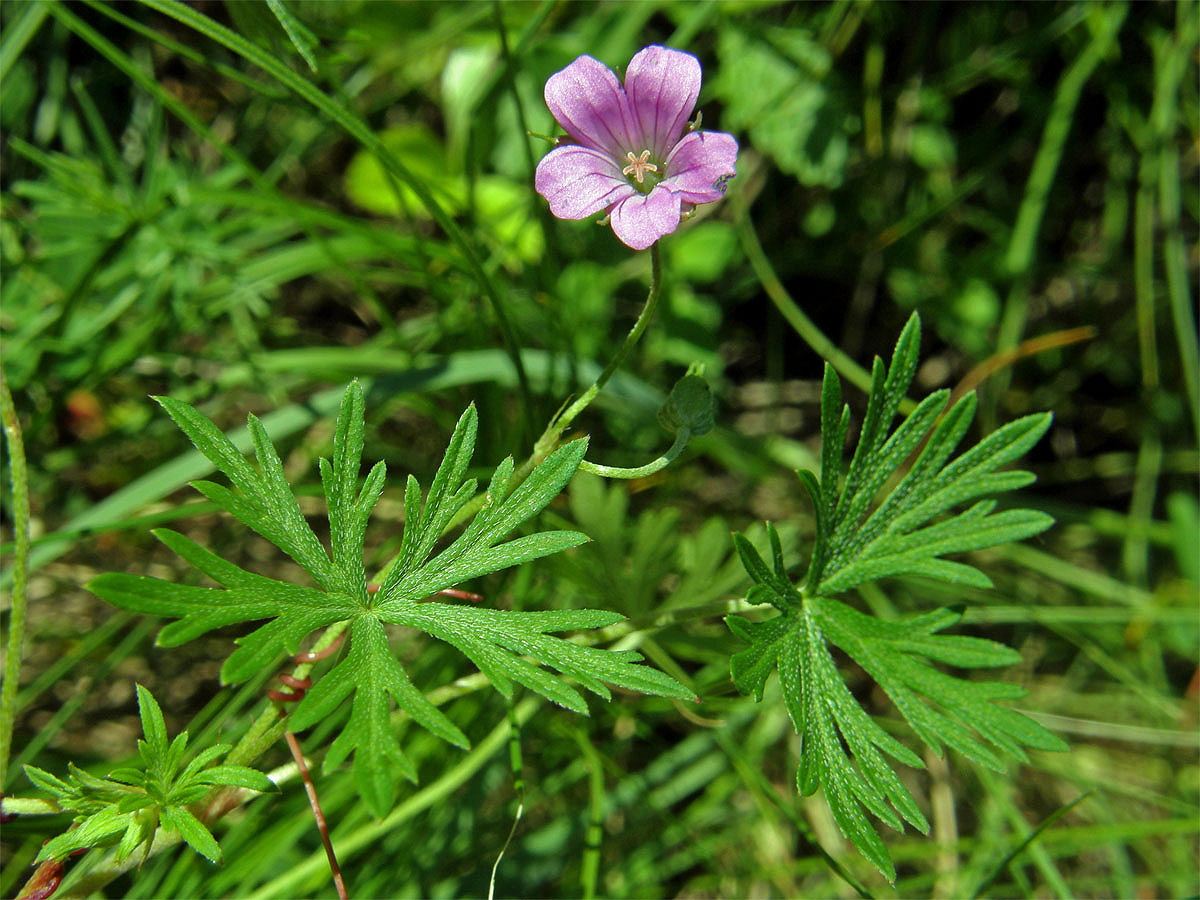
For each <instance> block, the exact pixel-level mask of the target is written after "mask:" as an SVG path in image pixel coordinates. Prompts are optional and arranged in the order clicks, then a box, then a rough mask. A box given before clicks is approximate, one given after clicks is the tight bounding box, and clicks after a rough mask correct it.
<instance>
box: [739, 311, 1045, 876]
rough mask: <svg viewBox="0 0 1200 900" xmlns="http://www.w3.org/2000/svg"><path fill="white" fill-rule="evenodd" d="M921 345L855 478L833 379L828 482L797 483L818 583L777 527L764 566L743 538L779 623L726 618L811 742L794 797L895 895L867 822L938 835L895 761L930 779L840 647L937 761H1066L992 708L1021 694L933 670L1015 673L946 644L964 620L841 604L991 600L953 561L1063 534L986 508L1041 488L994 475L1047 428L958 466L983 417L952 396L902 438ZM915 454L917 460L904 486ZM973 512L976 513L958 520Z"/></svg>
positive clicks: (751, 677)
mask: <svg viewBox="0 0 1200 900" xmlns="http://www.w3.org/2000/svg"><path fill="white" fill-rule="evenodd" d="M919 341H920V325H919V320H918V319H917V317H916V315H914V316H913V317H912V318H911V319H910V320H909V323H908V325H907V326H906V327H905V329H904V331H903V333H902V334H901V336H900V340H899V341H898V342H897V345H896V351H895V354H894V355H893V357H892V362H891V365H890V366H887V367H885V366H884V364H883V363H882V362H881V361H880V360H879V359H876V360H875V365H874V371H873V377H872V390H871V394H870V397H869V399H868V403H867V412H866V415H865V417H864V420H863V426H862V431H861V433H860V436H859V441H858V445H857V447H856V448H855V451H854V454H853V456H852V457H851V461H850V464H849V467H848V468H847V469H846V472H845V477H844V479H843V477H842V448H843V445H844V444H845V439H846V433H847V430H848V427H849V421H850V410H849V408H848V407H846V406H844V405H843V404H842V399H841V386H840V384H839V382H838V378H837V375H836V374H835V373H834V371H833V369H832V367H830V366H826V368H825V382H824V386H823V389H822V403H821V431H822V439H823V446H822V452H821V473H820V477H819V478H818V477H817V476H816V475H814V474H813V473H811V472H801V473H800V478H801V481H802V483H803V484H804V486H805V488H806V489H807V491H808V493H809V495H810V497H811V498H812V501H813V505H814V507H815V509H816V522H817V528H816V537H815V540H814V545H813V551H812V556H811V559H810V562H809V566H808V573H807V576H806V577H805V579H804V582H803V586H802V587H798V586H797V585H795V584H794V583H793V582H792V580H791V578H790V576H789V575H788V572H787V566H786V564H785V562H784V559H783V553H782V550H781V546H780V542H779V539H778V536H777V535H776V534H775V530H774V528H772V527H771V526H769V525H768V529H767V531H768V539H769V543H770V551H771V554H770V555H771V563H770V564H769V565H768V563H767V562H766V561H765V560H764V559H763V558H762V556H761V555H760V554H759V552H758V550H757V549H755V547H754V546H753V545H752V544H751V543H750V541H748V540H747V539H746V538H745V537H743V536H742V535H734V543H735V546H736V547H737V550H738V553H739V554H740V556H741V558H742V564H743V565H744V567H745V568H746V571H747V572H748V573H749V574H750V577H751V579H752V580H753V581H754V585H753V586H752V587H751V589H750V592H749V594H748V595H747V596H748V599H749V600H750V601H751V602H752V603H766V604H771V605H772V606H774V607H775V608H776V609H778V610H779V615H777V616H775V617H774V618H770V619H767V620H765V621H761V622H755V621H751V620H749V619H746V618H744V617H742V616H728V617H727V618H726V623H727V624H728V625H729V628H730V630H731V631H732V632H733V633H734V634H735V635H737V636H738V637H739V638H741V639H742V640H743V641H745V642H746V643H747V644H749V647H747V648H746V649H745V650H742V651H740V652H738V653H736V654H734V655H733V657H732V658H731V661H730V671H731V674H732V676H733V681H734V684H735V685H736V686H737V688H738V690H740V691H741V692H743V693H746V694H753V695H754V696H755V698H756V699H758V700H761V699H762V696H763V689H764V687H765V684H766V681H767V678H768V677H769V676H770V675H771V673H772V672H774V671H776V670H778V672H779V680H780V686H781V688H782V692H783V698H784V703H785V705H786V707H787V710H788V714H789V716H790V717H791V719H792V723H793V724H794V725H795V727H796V731H797V732H798V733H799V734H800V736H801V759H800V767H799V771H798V772H797V787H798V789H799V790H800V792H801V793H803V794H806V795H807V794H812V793H814V792H815V791H817V790H818V789H819V788H823V789H824V792H825V797H826V800H827V801H828V803H829V806H830V809H831V811H832V812H833V816H834V819H835V820H836V821H837V823H838V827H839V828H840V829H841V831H842V833H843V834H844V835H845V836H846V837H847V838H848V839H849V840H850V841H851V842H852V843H853V844H854V845H855V846H856V847H857V848H858V849H859V850H860V851H861V852H862V853H863V855H864V856H866V857H867V859H869V860H870V861H871V862H872V863H873V864H874V865H875V866H876V867H877V868H878V869H879V870H880V871H881V872H882V873H883V874H884V875H885V876H886V877H887V878H888V879H889V880H895V868H894V867H893V865H892V861H891V858H890V857H889V855H888V852H887V849H886V847H885V846H884V843H883V840H882V839H881V838H880V836H879V833H878V832H877V831H876V830H875V827H874V826H873V825H872V823H871V822H870V820H869V819H868V817H867V815H866V813H867V812H869V813H871V814H872V815H874V816H875V817H876V818H878V819H880V820H881V821H883V822H885V823H886V824H888V825H889V826H891V827H892V828H895V829H898V830H900V829H903V827H904V822H908V823H909V824H911V825H913V826H914V827H916V828H918V829H919V830H921V831H928V828H929V825H928V823H927V822H926V820H925V816H924V815H923V814H922V812H921V810H920V807H919V806H918V805H917V803H916V801H915V800H914V798H913V796H912V794H911V793H909V791H908V790H907V789H906V788H905V787H904V785H903V784H902V783H901V781H900V780H899V778H898V777H897V776H896V773H895V771H894V770H893V768H892V763H891V762H889V760H888V759H887V757H890V758H891V760H895V761H897V762H901V763H904V764H905V765H908V766H913V767H915V768H922V767H923V764H922V762H921V759H920V757H919V756H917V755H916V754H915V753H914V752H913V751H912V750H911V749H909V748H908V747H907V746H905V745H904V744H902V743H901V742H900V741H898V740H896V739H895V738H894V737H892V736H891V735H889V734H888V733H887V732H885V731H884V730H883V729H882V728H881V727H880V726H879V724H878V723H877V722H875V720H874V719H872V718H871V717H870V716H869V715H868V714H867V713H866V711H865V710H864V709H863V708H862V706H861V705H860V703H859V702H858V700H856V699H855V697H854V695H853V694H851V692H850V690H849V688H847V686H846V683H845V681H844V680H843V679H842V677H841V675H840V673H839V672H838V670H837V666H836V663H835V662H834V659H833V656H832V653H831V650H830V645H832V646H834V647H837V648H838V649H839V650H841V651H842V652H843V653H845V654H846V655H847V656H848V657H849V658H850V659H852V660H853V661H854V662H855V663H856V664H857V665H859V666H860V667H861V668H862V669H863V670H864V671H865V672H866V673H867V674H868V675H870V676H871V678H873V679H874V680H875V682H876V683H877V684H878V685H879V686H880V687H881V688H882V689H883V691H884V692H885V693H886V694H887V695H888V697H889V698H890V699H891V700H892V702H893V703H894V704H895V706H896V708H897V709H898V710H899V711H900V713H901V715H903V716H904V718H905V719H906V720H907V722H908V724H909V725H910V726H911V727H912V729H913V731H914V732H916V734H917V736H918V737H919V738H920V739H921V740H922V741H923V742H924V743H925V744H926V745H927V746H929V747H930V748H932V749H933V750H935V751H937V752H941V750H942V747H943V745H945V746H949V747H952V748H953V749H955V750H957V751H958V752H960V753H962V754H963V755H964V756H966V757H968V758H970V759H972V760H975V761H976V762H979V763H981V764H983V765H986V766H988V767H990V768H993V769H1001V768H1002V766H1003V757H1004V756H1008V757H1014V758H1016V759H1019V760H1022V761H1023V760H1025V759H1026V756H1025V751H1024V748H1026V747H1029V748H1034V749H1040V750H1065V749H1066V745H1065V744H1063V742H1062V741H1061V740H1059V739H1058V738H1057V737H1055V736H1054V735H1053V734H1051V733H1050V732H1049V731H1047V730H1046V729H1045V728H1043V727H1042V726H1041V725H1039V724H1037V723H1036V722H1034V721H1033V720H1031V719H1029V718H1026V717H1025V716H1022V715H1021V714H1019V713H1017V712H1014V711H1013V710H1011V709H1008V708H1006V707H1004V706H1002V705H1000V704H998V703H997V702H996V701H1000V700H1012V699H1017V698H1019V697H1021V696H1023V693H1024V692H1023V691H1022V690H1021V689H1020V688H1018V687H1016V686H1013V685H1008V684H1002V683H996V682H985V681H972V680H969V679H964V678H958V677H955V676H952V675H949V674H947V673H945V672H943V671H941V670H940V669H938V668H936V665H935V664H941V665H945V666H952V667H956V668H962V669H973V668H990V667H997V666H1006V665H1011V664H1012V663H1014V662H1017V661H1018V660H1019V658H1020V657H1019V656H1018V655H1017V654H1016V653H1015V652H1014V651H1012V650H1010V649H1008V648H1007V647H1004V646H1002V645H1000V644H996V643H993V642H991V641H985V640H981V639H979V638H972V637H963V636H954V635H946V634H941V633H939V632H942V631H944V630H945V629H946V628H948V627H950V626H951V625H953V624H955V623H956V622H957V621H958V620H959V618H960V614H959V613H957V612H953V611H951V610H945V609H942V610H937V611H935V612H932V613H929V614H927V615H923V616H917V617H915V618H910V619H907V620H904V621H900V622H885V621H881V620H879V619H876V618H873V617H871V616H867V615H864V614H862V613H860V612H858V611H856V610H854V609H852V608H851V607H849V606H847V605H846V604H844V603H842V602H840V601H838V600H836V599H834V598H833V597H834V595H835V594H839V593H842V592H845V591H847V590H849V589H851V588H853V587H856V586H857V585H860V584H863V583H864V582H867V581H872V580H875V579H878V578H883V577H887V576H892V575H922V576H927V577H931V578H936V579H940V580H943V581H949V582H951V583H956V584H967V585H971V586H975V587H989V586H990V585H991V582H990V581H989V580H988V578H987V577H986V576H985V575H984V574H983V573H982V572H980V571H979V570H977V569H975V568H973V567H971V566H969V565H967V564H965V563H962V562H958V561H952V560H947V559H943V558H942V557H943V556H945V555H947V554H951V553H960V552H964V551H967V550H975V549H979V548H982V547H988V546H993V545H995V544H1000V543H1004V542H1007V541H1013V540H1020V539H1022V538H1026V537H1029V536H1031V535H1034V534H1037V533H1039V532H1041V531H1043V530H1045V529H1046V528H1048V527H1050V525H1051V524H1052V520H1051V519H1050V517H1049V516H1047V515H1045V514H1044V513H1040V512H1035V511H1031V510H1008V511H1004V512H996V511H995V501H993V500H990V499H984V498H988V497H990V496H992V495H995V494H998V493H1001V492H1003V491H1006V490H1012V489H1014V488H1018V487H1022V486H1024V485H1027V484H1029V483H1030V482H1031V481H1033V476H1032V475H1030V474H1029V473H1027V472H1015V471H1005V472H1000V471H997V470H998V469H999V468H1000V467H1001V466H1003V465H1005V464H1007V463H1010V462H1012V461H1013V460H1015V459H1017V458H1018V457H1019V456H1021V455H1022V454H1023V453H1024V452H1025V451H1027V450H1028V449H1029V448H1030V447H1031V446H1033V444H1034V443H1036V441H1037V440H1038V438H1040V437H1041V435H1042V434H1043V433H1044V432H1045V430H1046V428H1047V427H1048V426H1049V424H1050V416H1049V415H1046V414H1043V415H1035V416H1027V417H1025V418H1023V419H1019V420H1018V421H1016V422H1012V423H1010V424H1009V425H1006V426H1004V427H1002V428H1000V429H998V430H997V431H995V432H993V433H992V434H990V435H988V436H987V437H986V438H984V439H983V440H982V441H981V442H980V443H979V444H977V445H976V446H975V447H973V448H971V449H970V450H968V451H966V452H965V453H963V454H961V455H960V456H958V457H955V458H953V459H952V458H951V457H952V455H953V453H954V450H955V448H956V447H957V446H958V444H959V442H960V441H961V440H962V438H963V436H964V435H965V434H966V431H967V428H968V427H969V425H970V423H971V419H972V417H973V415H974V412H975V397H974V395H970V396H968V397H966V398H964V399H963V400H960V401H959V402H958V403H956V404H955V405H954V406H953V407H951V408H950V409H949V410H948V411H945V412H944V414H943V410H944V409H945V406H946V403H947V400H948V399H949V392H947V391H939V392H937V393H935V394H933V395H931V396H930V397H927V398H926V399H925V400H924V401H923V402H922V403H920V404H918V406H917V407H916V409H914V410H913V412H911V413H910V414H909V415H908V416H907V417H906V418H905V419H904V421H903V422H901V424H900V425H899V426H898V427H896V428H895V429H894V430H892V428H891V425H892V420H893V419H894V418H895V415H896V412H897V410H898V409H899V406H900V402H901V400H902V399H903V397H904V394H905V392H906V391H907V389H908V386H909V384H910V382H911V381H912V377H913V373H914V372H915V370H916V364H917V353H918V346H919ZM939 415H941V416H942V417H941V419H940V421H939V419H938V417H939ZM922 442H924V443H925V446H924V449H920V448H921V444H922ZM914 454H916V459H915V461H913V462H912V464H911V466H910V467H909V468H908V471H907V472H906V473H905V474H903V476H902V477H898V473H899V472H900V471H902V470H903V468H904V466H905V464H906V462H907V461H908V460H910V458H911V457H912V456H913V455H914ZM888 485H891V486H890V487H888ZM972 501H974V502H973V504H972V505H971V506H969V507H968V508H967V509H966V510H965V511H962V512H958V513H952V512H951V511H952V510H953V509H954V508H955V507H958V506H960V505H962V504H965V503H968V502H972ZM947 514H948V515H947Z"/></svg>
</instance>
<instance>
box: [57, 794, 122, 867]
mask: <svg viewBox="0 0 1200 900" xmlns="http://www.w3.org/2000/svg"><path fill="white" fill-rule="evenodd" d="M129 819H130V814H129V813H122V812H121V811H119V810H118V809H116V808H115V807H108V808H106V809H103V810H101V811H100V812H98V813H94V814H93V815H90V816H87V817H86V818H83V819H82V820H80V821H79V823H78V824H77V825H76V826H75V827H74V828H73V829H71V830H70V831H67V832H64V833H63V834H60V835H58V836H57V837H54V838H51V839H50V840H48V841H47V842H46V843H45V844H43V845H42V849H41V850H40V851H39V852H38V855H37V857H36V858H35V859H34V862H35V863H40V862H42V861H43V860H47V859H66V858H67V857H68V856H70V855H71V854H72V853H74V852H75V851H76V850H84V849H87V848H89V847H95V846H97V845H99V844H101V843H104V842H106V840H107V839H108V838H109V837H111V836H112V835H114V834H118V833H120V832H123V831H125V829H126V828H127V827H128V825H129Z"/></svg>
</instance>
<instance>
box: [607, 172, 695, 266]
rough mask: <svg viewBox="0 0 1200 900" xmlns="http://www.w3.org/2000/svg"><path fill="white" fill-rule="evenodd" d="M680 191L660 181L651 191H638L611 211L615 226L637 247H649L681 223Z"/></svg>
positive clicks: (626, 244)
mask: <svg viewBox="0 0 1200 900" xmlns="http://www.w3.org/2000/svg"><path fill="white" fill-rule="evenodd" d="M679 213H680V198H679V194H675V193H672V192H671V191H669V190H663V188H662V185H658V186H657V187H655V188H654V190H652V191H651V192H650V193H649V194H634V195H633V196H632V197H628V198H626V199H625V200H622V201H621V202H620V203H618V204H617V205H616V206H614V207H613V208H612V211H611V212H610V213H609V216H610V217H611V222H612V230H613V232H614V233H615V234H616V236H617V237H619V238H620V239H621V242H622V243H623V244H625V246H627V247H632V248H633V249H634V250H645V249H646V248H647V247H649V246H650V245H651V244H653V243H654V242H655V241H657V240H658V239H659V238H660V237H662V236H663V235H665V234H670V233H671V232H673V231H674V230H675V229H676V228H678V227H679Z"/></svg>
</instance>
